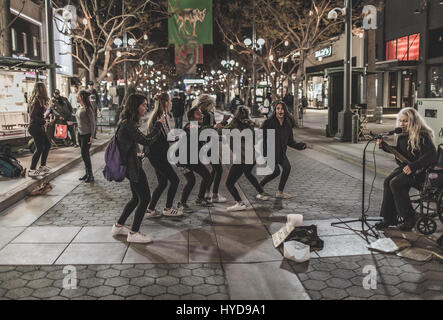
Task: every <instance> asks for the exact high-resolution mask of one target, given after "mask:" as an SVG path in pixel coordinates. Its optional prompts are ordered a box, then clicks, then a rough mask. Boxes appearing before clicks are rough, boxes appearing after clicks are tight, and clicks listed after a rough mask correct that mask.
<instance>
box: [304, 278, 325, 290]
mask: <svg viewBox="0 0 443 320" xmlns="http://www.w3.org/2000/svg"><path fill="white" fill-rule="evenodd" d="M303 285H304V286H305V287H306V288H307V289H309V290H322V289H325V288H326V287H327V285H326V283H325V282H323V281H318V280H307V281H305V282H304V283H303Z"/></svg>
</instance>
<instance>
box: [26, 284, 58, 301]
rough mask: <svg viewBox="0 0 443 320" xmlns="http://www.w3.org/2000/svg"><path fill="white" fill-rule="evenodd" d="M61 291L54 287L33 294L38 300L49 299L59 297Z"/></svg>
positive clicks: (38, 290)
mask: <svg viewBox="0 0 443 320" xmlns="http://www.w3.org/2000/svg"><path fill="white" fill-rule="evenodd" d="M60 291H61V289H59V288H54V287H47V288H41V289H37V290H35V291H34V293H33V294H32V295H33V296H34V297H36V298H41V299H47V298H50V297H54V296H57V295H58V294H59V293H60Z"/></svg>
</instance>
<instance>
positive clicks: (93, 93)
mask: <svg viewBox="0 0 443 320" xmlns="http://www.w3.org/2000/svg"><path fill="white" fill-rule="evenodd" d="M88 91H89V93H90V95H89V99H90V100H91V105H92V109H93V111H94V117H95V123H97V118H98V114H99V111H101V108H100V98H99V96H98V92H97V90H96V89H95V88H94V82H92V81H89V82H88ZM92 137H93V138H94V139H97V126H96V127H95V131H94V132H93V135H92Z"/></svg>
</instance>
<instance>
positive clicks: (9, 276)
mask: <svg viewBox="0 0 443 320" xmlns="http://www.w3.org/2000/svg"><path fill="white" fill-rule="evenodd" d="M21 276H22V273H21V272H17V271H7V272H4V273H1V274H0V280H2V281H8V280H14V279H18V278H21Z"/></svg>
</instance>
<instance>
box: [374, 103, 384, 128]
mask: <svg viewBox="0 0 443 320" xmlns="http://www.w3.org/2000/svg"><path fill="white" fill-rule="evenodd" d="M375 122H376V123H377V124H380V123H383V107H375Z"/></svg>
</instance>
